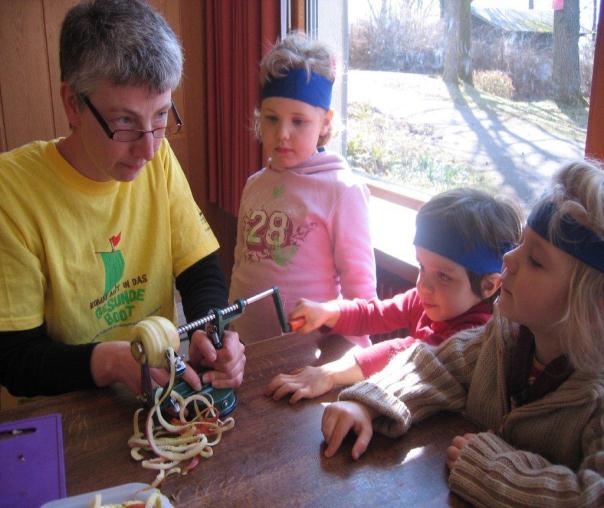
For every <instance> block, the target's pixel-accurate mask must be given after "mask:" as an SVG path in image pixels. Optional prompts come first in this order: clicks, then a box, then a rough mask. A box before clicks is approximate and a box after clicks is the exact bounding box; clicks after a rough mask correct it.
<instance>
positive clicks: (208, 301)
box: [0, 253, 228, 397]
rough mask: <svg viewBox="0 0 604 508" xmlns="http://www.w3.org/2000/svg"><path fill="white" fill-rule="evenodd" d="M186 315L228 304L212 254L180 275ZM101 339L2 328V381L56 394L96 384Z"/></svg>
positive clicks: (25, 392)
mask: <svg viewBox="0 0 604 508" xmlns="http://www.w3.org/2000/svg"><path fill="white" fill-rule="evenodd" d="M176 288H177V289H178V291H180V293H181V297H182V303H183V310H184V312H185V316H186V318H187V320H188V321H191V320H193V319H198V318H200V317H201V316H204V315H205V314H207V312H208V310H210V309H212V308H220V307H224V306H225V305H226V304H227V299H228V291H227V287H226V282H225V279H224V275H223V274H222V271H221V270H220V266H219V264H218V254H216V253H214V254H210V255H209V256H206V257H205V258H203V259H201V260H199V261H198V262H197V263H195V264H193V265H191V266H190V267H189V268H187V269H186V270H184V271H183V272H182V273H181V274H180V275H179V276H178V277H177V278H176ZM97 344H98V343H90V344H81V345H70V344H63V343H61V342H57V341H55V340H53V339H52V338H51V337H49V336H48V333H47V331H46V326H45V325H44V324H43V325H42V326H39V327H37V328H33V329H30V330H20V331H2V332H0V384H1V385H3V386H5V387H6V388H7V389H8V390H9V391H10V392H11V393H12V394H13V395H16V396H26V397H32V396H35V395H57V394H60V393H65V392H70V391H75V390H82V389H89V388H94V387H95V386H96V385H95V384H94V381H93V379H92V374H91V372H90V357H91V356H92V351H93V349H94V348H95V347H96V346H97Z"/></svg>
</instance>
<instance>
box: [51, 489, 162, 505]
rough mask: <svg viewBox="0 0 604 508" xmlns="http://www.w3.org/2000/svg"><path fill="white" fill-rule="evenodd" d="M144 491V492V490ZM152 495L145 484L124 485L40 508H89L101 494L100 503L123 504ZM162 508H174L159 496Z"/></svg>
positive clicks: (61, 500) (151, 490)
mask: <svg viewBox="0 0 604 508" xmlns="http://www.w3.org/2000/svg"><path fill="white" fill-rule="evenodd" d="M144 489H146V490H144ZM152 493H153V489H151V488H150V487H149V485H147V484H146V483H126V484H125V485H118V486H117V487H110V488H108V489H103V490H95V491H94V492H88V493H86V494H80V495H79V496H72V497H65V498H63V499H56V500H54V501H50V502H48V503H45V504H43V505H42V507H41V508H89V507H90V506H91V505H92V502H93V501H94V496H95V495H96V494H101V503H102V504H104V505H105V504H110V503H123V502H125V501H131V500H138V501H146V500H147V498H148V497H149V496H150V495H151V494H152ZM161 507H162V508H174V506H172V504H171V503H170V501H168V498H167V497H166V496H164V495H163V494H162V495H161Z"/></svg>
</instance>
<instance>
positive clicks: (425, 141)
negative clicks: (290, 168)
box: [316, 0, 599, 207]
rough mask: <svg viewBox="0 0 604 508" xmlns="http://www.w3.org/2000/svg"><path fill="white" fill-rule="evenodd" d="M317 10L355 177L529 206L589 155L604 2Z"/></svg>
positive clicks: (465, 0) (394, 2)
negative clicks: (333, 63) (333, 56)
mask: <svg viewBox="0 0 604 508" xmlns="http://www.w3.org/2000/svg"><path fill="white" fill-rule="evenodd" d="M455 6H457V7H455ZM317 8H318V9H319V12H318V15H317V16H316V20H317V21H316V22H317V25H318V26H317V27H316V33H317V36H318V37H319V38H321V39H322V40H326V41H327V42H329V43H330V44H331V45H332V46H333V47H336V48H337V50H338V52H339V53H340V54H341V62H342V69H343V71H344V72H343V74H342V78H341V82H340V83H338V84H337V86H336V96H337V98H336V101H335V107H336V108H338V109H339V111H340V117H341V121H342V124H343V127H344V128H343V131H342V135H341V137H340V138H339V139H338V140H336V141H335V142H334V143H333V148H336V149H341V150H342V152H344V153H345V154H346V156H347V158H348V161H349V163H350V164H351V166H352V167H353V168H354V169H355V170H357V171H360V172H363V173H364V174H366V175H367V176H368V177H370V178H375V179H379V180H380V181H382V182H386V183H387V184H388V185H389V186H391V187H392V189H399V190H400V191H401V192H402V193H407V194H411V195H415V196H423V197H424V198H425V199H427V198H428V197H429V196H430V195H433V194H434V193H437V192H440V191H442V190H444V189H447V188H451V187H456V186H462V185H464V186H465V185H471V186H479V187H482V188H486V189H489V190H491V191H494V192H504V193H507V194H509V195H511V196H514V197H516V198H519V199H520V200H521V202H523V203H524V204H525V206H527V207H528V206H530V204H531V203H532V201H533V200H535V199H536V198H538V197H539V195H540V194H541V192H542V190H543V188H544V185H545V181H546V179H547V178H548V177H549V176H550V175H551V174H552V173H553V171H555V170H556V168H557V167H558V166H559V165H560V163H561V162H563V161H566V160H569V159H573V158H577V157H581V156H583V154H584V150H585V137H586V128H587V116H588V109H589V92H590V87H591V77H592V67H593V55H594V44H595V28H596V20H597V19H598V8H599V0H506V1H505V2H502V1H496V0H474V1H472V2H470V0H461V1H455V2H452V1H451V2H449V1H447V0H329V1H326V2H318V3H317ZM321 9H327V10H328V11H325V12H321ZM449 48H458V50H457V51H453V50H450V49H449Z"/></svg>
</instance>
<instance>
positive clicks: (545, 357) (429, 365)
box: [322, 161, 604, 507]
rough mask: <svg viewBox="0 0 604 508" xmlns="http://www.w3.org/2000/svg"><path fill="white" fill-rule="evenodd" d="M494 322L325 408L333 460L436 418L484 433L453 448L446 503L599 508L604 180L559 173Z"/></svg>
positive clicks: (512, 261) (397, 365)
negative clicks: (343, 450)
mask: <svg viewBox="0 0 604 508" xmlns="http://www.w3.org/2000/svg"><path fill="white" fill-rule="evenodd" d="M502 277H503V284H502V291H501V294H500V296H499V299H498V302H497V304H496V309H495V311H496V312H495V316H494V318H493V320H492V321H491V322H489V323H488V324H487V325H485V326H484V327H480V328H475V329H472V330H466V331H462V332H460V333H458V334H457V335H455V336H453V337H452V338H451V339H449V340H448V341H447V342H444V343H443V344H442V345H441V346H439V347H437V348H431V347H429V346H426V345H425V344H422V343H418V344H416V345H414V346H412V347H411V348H410V349H408V350H406V351H405V352H403V353H401V354H399V355H398V356H396V357H395V358H394V359H393V360H392V361H391V362H390V363H389V364H388V366H387V367H386V368H385V369H384V370H382V371H381V372H380V373H378V374H376V375H375V376H373V377H372V378H370V379H369V380H367V381H363V382H361V383H358V384H356V385H354V386H353V387H351V388H348V389H346V390H344V391H343V392H342V393H341V394H340V397H339V401H338V402H336V403H334V404H331V405H330V406H328V407H327V409H326V410H325V413H324V415H323V421H322V432H323V436H324V438H325V441H326V443H327V448H326V450H325V455H326V456H327V457H331V456H332V455H333V454H334V453H335V452H336V451H337V450H338V448H339V447H340V445H341V443H342V440H343V439H344V437H345V436H346V435H347V434H348V432H349V431H351V430H353V431H354V432H355V433H356V434H357V438H356V441H355V443H354V445H353V447H352V457H353V458H354V459H358V458H359V457H360V456H361V454H362V453H363V452H364V451H365V450H366V449H367V446H368V444H369V441H370V440H371V437H372V435H373V431H374V430H377V431H378V432H381V433H383V434H385V435H388V436H391V437H397V436H401V435H402V434H404V433H405V432H406V431H407V430H408V428H409V427H410V426H411V424H412V423H413V422H417V421H420V420H422V419H424V418H426V417H428V416H429V415H431V414H434V413H435V412H438V411H441V410H448V411H459V412H464V413H465V414H466V415H467V416H468V417H469V418H471V419H472V420H474V421H476V422H478V423H479V424H480V425H481V426H483V427H484V428H485V429H489V431H488V432H480V433H476V434H466V435H465V436H457V437H455V438H454V439H453V442H452V443H451V446H450V447H449V448H448V450H447V465H448V466H449V468H450V471H451V474H450V477H449V486H450V488H451V490H452V491H453V492H455V493H456V494H458V495H460V496H461V497H463V498H465V499H467V500H468V501H470V502H471V503H473V504H475V505H478V506H488V507H494V506H536V504H538V505H539V506H548V507H550V506H551V507H555V506H603V505H604V478H603V475H604V367H603V365H604V170H603V168H602V167H598V166H596V165H595V164H593V163H589V162H583V161H581V162H575V163H571V164H568V165H565V166H564V167H562V168H561V169H560V171H559V172H558V173H557V174H556V175H555V177H554V178H553V185H552V187H551V189H550V190H549V192H548V193H547V194H546V195H545V196H544V197H543V198H542V199H541V200H540V201H539V202H538V203H537V205H536V206H535V207H534V208H533V211H532V213H531V215H530V217H529V219H528V221H527V226H526V228H525V231H524V234H523V239H522V242H521V244H520V245H519V246H518V248H516V249H515V250H513V251H511V252H509V253H508V254H506V255H505V256H504V271H503V274H502Z"/></svg>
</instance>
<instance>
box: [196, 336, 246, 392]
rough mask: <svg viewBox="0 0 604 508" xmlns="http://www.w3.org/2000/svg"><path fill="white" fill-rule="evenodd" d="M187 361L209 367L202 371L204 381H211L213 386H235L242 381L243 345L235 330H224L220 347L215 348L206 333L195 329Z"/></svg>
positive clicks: (243, 365) (243, 366)
mask: <svg viewBox="0 0 604 508" xmlns="http://www.w3.org/2000/svg"><path fill="white" fill-rule="evenodd" d="M189 361H190V362H191V365H194V366H203V367H205V368H207V369H209V370H208V371H207V372H204V373H203V379H202V381H203V382H204V383H211V384H212V386H213V387H214V388H237V387H238V386H240V385H241V383H242V382H243V371H244V369H245V346H244V345H243V344H242V343H241V342H240V341H239V335H238V334H237V332H232V331H229V330H226V331H225V332H224V335H223V337H222V348H221V349H216V348H215V347H214V345H213V344H212V341H211V340H210V339H209V338H208V336H207V335H206V333H205V332H204V331H202V330H197V331H196V332H194V333H193V335H192V336H191V345H190V347H189Z"/></svg>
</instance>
